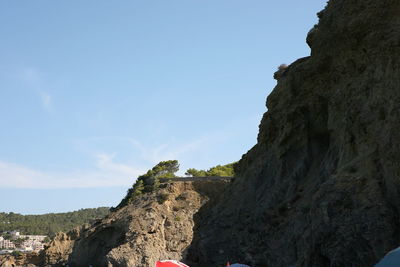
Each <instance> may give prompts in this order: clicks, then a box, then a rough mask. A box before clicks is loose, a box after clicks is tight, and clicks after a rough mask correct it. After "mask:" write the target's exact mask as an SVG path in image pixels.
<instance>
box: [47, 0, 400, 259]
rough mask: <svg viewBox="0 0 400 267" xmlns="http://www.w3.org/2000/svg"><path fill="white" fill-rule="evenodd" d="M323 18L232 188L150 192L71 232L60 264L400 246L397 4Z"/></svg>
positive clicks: (393, 0) (314, 254)
mask: <svg viewBox="0 0 400 267" xmlns="http://www.w3.org/2000/svg"><path fill="white" fill-rule="evenodd" d="M318 16H319V18H320V21H319V24H318V25H316V26H315V27H314V28H313V29H312V30H311V31H310V33H309V34H308V36H307V43H308V44H309V46H310V47H311V56H309V57H305V58H302V59H299V60H297V61H296V62H294V63H292V64H290V65H289V66H287V67H286V66H285V67H284V68H281V69H280V70H279V71H278V72H277V73H276V74H275V77H276V79H277V80H278V83H277V86H276V87H275V89H274V90H273V92H272V93H271V95H270V96H269V97H268V100H267V108H268V111H267V112H266V113H265V114H264V116H263V118H262V121H261V124H260V132H259V135H258V142H257V144H256V145H255V146H254V147H253V148H252V149H251V150H250V151H249V152H248V153H247V154H246V155H244V156H243V158H242V159H241V161H240V163H239V165H238V166H239V167H238V170H237V171H238V174H239V175H238V177H237V178H236V180H235V181H234V182H233V183H232V184H231V185H229V186H227V187H226V189H225V193H222V191H223V190H222V189H221V188H220V189H221V190H222V191H221V190H220V191H217V192H219V193H217V194H216V193H214V194H211V195H212V196H214V197H215V196H217V195H218V196H219V198H217V199H215V198H214V201H213V202H208V204H207V205H204V203H206V200H207V199H209V198H210V196H211V195H210V192H208V193H207V192H205V191H204V188H203V191H202V190H200V188H199V187H196V185H195V184H194V183H183V184H178V183H176V184H173V185H169V186H168V187H167V188H165V189H163V190H164V191H160V193H159V194H167V195H168V196H169V197H168V200H166V201H165V202H162V201H161V202H157V201H155V200H156V199H157V196H156V195H154V196H146V197H144V198H142V199H140V200H137V201H136V202H135V203H133V204H132V205H129V206H127V207H125V208H123V209H121V210H119V211H117V212H115V213H112V214H110V215H109V216H108V217H107V218H105V219H104V220H101V221H99V222H98V224H97V225H94V226H92V227H89V228H87V229H84V230H82V231H80V232H79V235H77V237H76V238H75V239H74V238H72V239H71V238H70V237H64V239H66V240H67V243H68V242H69V243H68V245H66V246H65V247H63V248H60V249H61V250H63V251H66V252H68V251H70V253H66V254H65V253H64V254H63V253H61V254H62V255H64V256H61V254H60V255H59V256H58V258H59V259H60V260H58V261H59V262H62V261H64V262H69V264H70V265H71V266H87V265H89V264H92V265H93V266H107V265H108V266H152V265H153V264H154V261H155V260H157V259H159V258H174V259H182V258H183V259H184V261H185V262H187V263H189V264H190V266H192V267H204V266H223V265H224V264H225V263H226V262H227V261H228V260H229V261H231V262H236V261H238V262H243V263H247V264H249V265H251V266H257V267H260V266H261V267H263V266H273V267H280V266H282V267H283V266H296V267H317V266H318V267H339V266H340V267H342V266H353V267H358V266H360V267H366V266H373V264H374V263H376V262H377V261H378V259H379V258H381V257H382V256H383V255H384V254H385V252H387V251H389V250H391V249H392V248H395V247H397V246H398V245H399V244H400V224H399V208H400V194H399V190H400V187H399V186H400V178H399V175H400V165H399V160H400V131H399V129H400V104H399V103H400V75H399V74H400V72H399V70H400V69H399V67H400V60H399V58H400V57H399V56H400V27H399V26H400V1H397V0H380V1H376V0H363V1H360V0H331V1H330V2H329V3H328V5H327V7H326V9H325V10H324V11H322V12H320V13H319V14H318ZM208 188H214V187H213V186H211V187H208ZM158 197H159V196H158ZM218 199H219V200H218ZM71 240H73V241H72V242H71ZM67 243H65V242H63V244H67ZM50 252H51V250H50V249H48V250H47V251H46V253H50ZM46 255H47V258H46V259H47V264H49V265H50V264H51V263H53V264H54V263H56V262H57V259H56V258H57V257H56V258H52V257H53V256H54V255H55V254H51V255H50V254H46ZM65 255H66V256H65Z"/></svg>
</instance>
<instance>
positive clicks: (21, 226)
mask: <svg viewBox="0 0 400 267" xmlns="http://www.w3.org/2000/svg"><path fill="white" fill-rule="evenodd" d="M108 213H109V208H107V207H100V208H94V209H81V210H78V211H73V212H66V213H48V214H43V215H22V214H18V213H13V212H10V213H5V212H1V213H0V232H1V233H3V232H5V231H13V230H17V231H20V232H21V233H23V234H30V235H47V236H50V237H53V236H54V235H55V234H56V233H57V232H60V231H62V232H67V231H69V230H71V229H73V228H74V227H77V226H79V225H82V224H85V223H90V222H91V221H93V220H95V219H100V218H103V217H105V216H106V215H107V214H108Z"/></svg>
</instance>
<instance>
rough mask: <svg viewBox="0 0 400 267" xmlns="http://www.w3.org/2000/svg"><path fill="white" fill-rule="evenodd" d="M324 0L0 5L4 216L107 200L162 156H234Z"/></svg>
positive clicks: (245, 146) (0, 200) (218, 160)
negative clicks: (279, 71) (277, 73)
mask: <svg viewBox="0 0 400 267" xmlns="http://www.w3.org/2000/svg"><path fill="white" fill-rule="evenodd" d="M325 4H326V3H325V1H319V0H318V1H317V0H310V1H295V0H282V1H268V0H262V1H261V0H260V1H244V0H240V1H239V0H202V1H195V0H168V1H165V0H163V1H160V0H158V1H137V0H135V1H134V0H130V1H122V0H121V1H118V2H115V1H105V0H91V1H90V0H86V1H78V0H70V1H51V0H38V1H1V2H0V35H1V37H2V38H1V42H0V112H1V114H2V116H1V120H0V123H1V129H2V131H0V146H1V149H0V211H7V212H9V211H13V212H19V213H24V214H37V213H45V212H63V211H69V210H76V209H79V208H87V207H97V206H115V205H117V204H118V202H119V200H120V199H121V198H122V197H123V196H124V194H125V192H126V190H127V188H128V187H129V186H130V185H132V183H133V182H134V179H135V178H136V177H137V176H138V175H139V174H142V173H144V172H145V171H146V170H147V169H149V168H151V167H152V166H154V165H155V164H156V163H158V162H159V161H161V160H167V159H177V160H179V161H180V163H181V174H183V173H184V171H185V170H186V169H188V168H198V169H206V168H209V167H212V166H215V165H218V164H226V163H230V162H233V161H236V160H239V159H240V158H241V155H242V154H244V153H246V152H247V150H249V149H250V148H251V147H252V146H253V145H254V144H255V143H256V137H257V132H258V125H259V122H260V119H261V116H262V114H263V113H264V112H265V110H266V108H265V99H266V97H267V95H268V94H269V93H270V92H271V90H272V88H273V87H274V85H275V84H276V82H275V80H273V79H272V75H273V73H274V71H275V70H276V68H277V66H278V65H280V64H281V63H291V62H293V61H294V60H296V59H297V58H300V57H303V56H307V55H309V48H308V46H307V45H306V43H305V38H306V34H307V32H308V31H309V30H310V29H311V28H312V26H313V25H314V24H315V23H317V16H316V13H317V12H318V11H320V10H321V9H322V8H323V7H324V6H325Z"/></svg>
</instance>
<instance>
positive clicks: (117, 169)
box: [0, 136, 215, 188]
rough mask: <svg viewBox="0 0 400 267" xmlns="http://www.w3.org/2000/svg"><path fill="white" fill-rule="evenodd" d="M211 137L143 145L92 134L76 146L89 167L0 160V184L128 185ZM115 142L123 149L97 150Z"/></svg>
mask: <svg viewBox="0 0 400 267" xmlns="http://www.w3.org/2000/svg"><path fill="white" fill-rule="evenodd" d="M213 137H215V136H203V137H200V138H197V139H193V140H190V141H187V142H183V143H177V142H175V141H170V142H166V143H163V144H158V145H153V146H151V145H145V144H144V143H142V142H140V141H138V140H136V139H133V138H128V137H118V136H117V137H116V136H114V137H94V138H91V139H89V140H86V141H82V140H81V142H79V145H78V146H80V149H81V150H80V152H81V153H82V152H83V153H84V154H86V155H87V156H90V157H92V159H93V163H94V164H88V166H89V165H90V166H92V167H91V169H89V170H87V169H86V170H70V171H67V172H54V171H43V170H39V169H34V168H29V167H26V166H23V165H21V164H15V163H11V162H6V161H0V187H3V188H89V187H111V186H127V187H128V186H131V185H132V183H133V182H134V180H135V178H136V177H138V176H139V175H141V174H143V173H145V172H146V171H147V170H148V169H150V168H151V167H153V166H154V165H155V164H156V163H158V162H160V161H162V160H170V159H177V160H179V161H180V162H181V163H183V162H184V161H185V158H187V157H193V155H194V154H196V153H199V152H200V151H202V150H204V148H205V147H208V146H209V145H210V144H211V143H212V142H215V140H214V139H213ZM116 143H118V144H119V145H122V146H123V147H124V148H125V149H126V151H120V152H119V154H117V153H115V152H111V153H110V152H108V153H106V152H99V150H100V151H101V147H102V146H105V147H107V146H109V145H110V144H116ZM94 147H96V149H95V148H94ZM96 150H97V151H96ZM105 150H106V149H105ZM127 151H129V152H127ZM123 153H125V155H124V154H123ZM121 159H124V160H121ZM132 162H136V164H132ZM184 165H185V164H184ZM182 174H183V173H181V175H182Z"/></svg>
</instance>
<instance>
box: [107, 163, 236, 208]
mask: <svg viewBox="0 0 400 267" xmlns="http://www.w3.org/2000/svg"><path fill="white" fill-rule="evenodd" d="M236 164H237V162H234V163H230V164H226V165H217V166H215V167H212V168H210V169H208V170H197V169H194V168H191V169H188V170H187V171H186V173H185V175H187V176H191V177H209V176H219V177H233V176H235V166H236ZM178 171H179V162H178V161H177V160H167V161H161V162H160V163H158V164H157V165H156V166H154V167H153V168H152V169H151V170H148V171H147V172H146V173H145V174H143V175H141V176H139V177H138V178H137V179H136V181H135V183H134V184H133V186H132V187H131V188H129V189H128V192H127V193H126V196H125V197H124V198H123V199H122V201H121V203H119V205H118V206H117V207H116V208H112V209H111V210H115V209H120V208H122V207H124V206H126V205H128V204H129V203H131V202H132V200H133V199H135V198H136V197H138V196H141V195H142V194H144V193H150V192H154V191H156V190H158V189H159V187H160V178H170V179H171V180H172V179H173V178H176V175H175V173H176V172H178Z"/></svg>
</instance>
